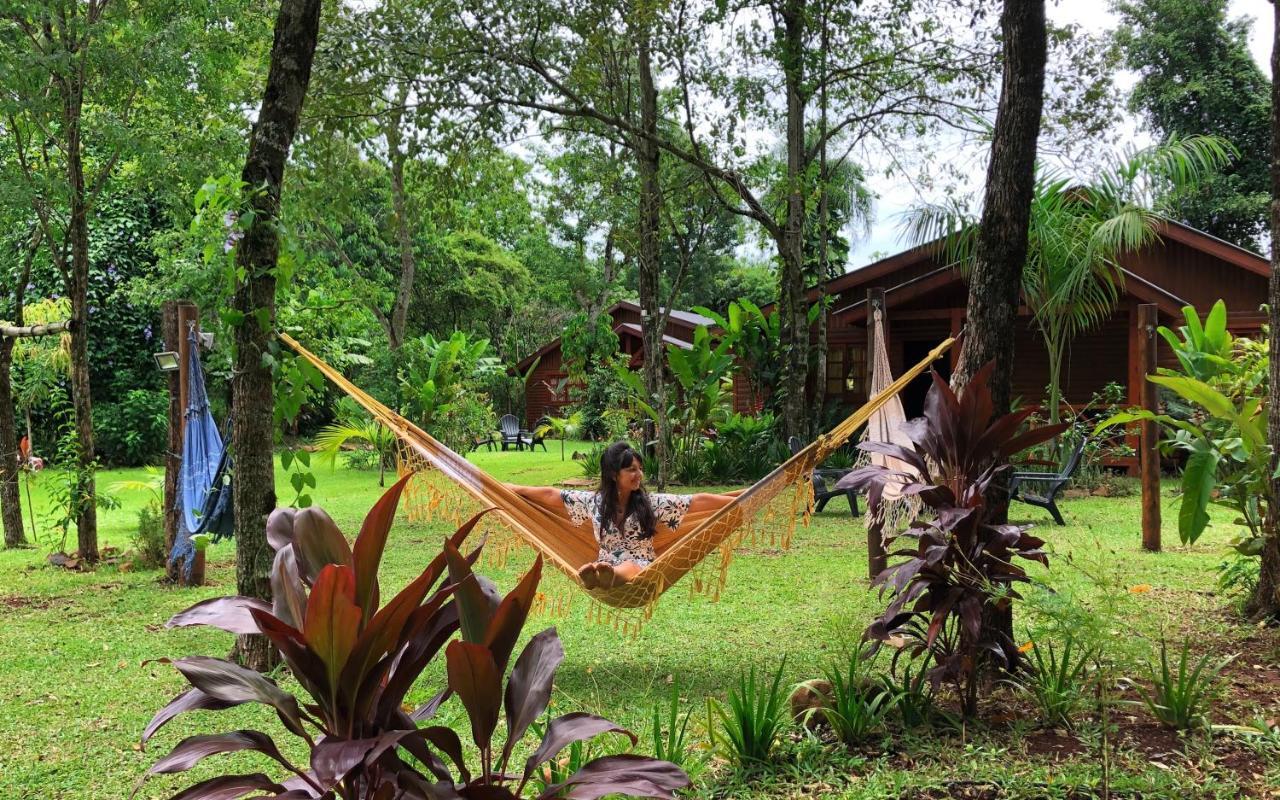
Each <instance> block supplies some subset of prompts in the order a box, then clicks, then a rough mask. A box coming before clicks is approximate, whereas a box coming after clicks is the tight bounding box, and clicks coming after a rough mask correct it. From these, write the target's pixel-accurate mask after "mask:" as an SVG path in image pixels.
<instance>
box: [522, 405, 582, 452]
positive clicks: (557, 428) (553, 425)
mask: <svg viewBox="0 0 1280 800" xmlns="http://www.w3.org/2000/svg"><path fill="white" fill-rule="evenodd" d="M580 430H582V412H581V411H575V412H573V413H572V414H570V415H569V416H567V417H544V418H543V420H542V424H541V425H540V426H538V430H536V431H535V433H537V434H538V435H539V436H554V437H555V438H557V439H559V440H560V460H561V461H564V440H565V439H568V438H569V437H570V436H577V435H578V431H580ZM529 449H530V450H532V449H533V448H529Z"/></svg>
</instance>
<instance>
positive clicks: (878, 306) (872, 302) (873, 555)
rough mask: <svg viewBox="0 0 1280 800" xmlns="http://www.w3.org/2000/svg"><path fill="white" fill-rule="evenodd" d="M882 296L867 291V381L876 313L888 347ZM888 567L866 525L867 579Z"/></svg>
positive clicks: (880, 540) (878, 539) (880, 543)
mask: <svg viewBox="0 0 1280 800" xmlns="http://www.w3.org/2000/svg"><path fill="white" fill-rule="evenodd" d="M884 295H885V292H884V287H880V286H876V287H872V288H870V289H867V380H868V381H870V380H871V377H872V376H873V375H875V368H876V364H875V361H876V355H875V353H876V347H877V346H878V345H879V343H878V342H876V341H875V338H876V312H877V311H879V312H880V315H881V320H882V324H881V326H880V327H881V329H882V330H883V331H884V332H885V333H884V338H885V341H884V347H885V349H886V350H888V345H889V341H888V340H889V335H888V331H889V318H888V316H887V314H886V309H885V298H884ZM870 394H871V392H870V388H868V391H867V395H868V397H869V396H870ZM888 566H889V557H888V555H887V554H886V553H885V550H884V537H883V536H882V535H881V534H880V532H879V531H877V530H875V529H874V526H872V525H868V526H867V577H869V578H871V579H872V580H874V579H875V577H876V576H877V575H879V574H880V573H881V572H884V571H885V568H886V567H888Z"/></svg>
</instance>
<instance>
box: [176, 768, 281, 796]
mask: <svg viewBox="0 0 1280 800" xmlns="http://www.w3.org/2000/svg"><path fill="white" fill-rule="evenodd" d="M255 789H257V790H259V791H264V792H273V793H275V794H282V793H284V792H285V791H286V790H285V788H284V787H283V786H281V785H280V784H278V783H276V782H275V781H273V780H271V779H270V778H268V777H267V776H266V775H263V774H262V773H261V772H255V773H254V774H252V775H223V776H222V777H220V778H210V779H209V780H207V781H201V782H200V783H197V784H196V785H195V786H192V787H190V788H189V789H187V790H186V791H182V792H179V793H177V794H175V795H174V796H173V797H171V798H170V800H239V798H241V797H244V796H245V795H246V794H248V793H249V792H252V791H254V790H255Z"/></svg>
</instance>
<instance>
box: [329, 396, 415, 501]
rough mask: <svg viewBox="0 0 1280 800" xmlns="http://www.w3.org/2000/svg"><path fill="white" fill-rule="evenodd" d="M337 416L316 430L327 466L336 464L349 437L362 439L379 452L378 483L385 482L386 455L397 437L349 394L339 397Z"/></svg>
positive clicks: (383, 483) (389, 453) (389, 452)
mask: <svg viewBox="0 0 1280 800" xmlns="http://www.w3.org/2000/svg"><path fill="white" fill-rule="evenodd" d="M337 412H338V418H337V420H335V421H334V422H331V423H329V424H328V425H326V426H324V427H323V428H321V429H320V432H319V433H318V434H316V441H315V444H316V447H317V448H319V450H318V452H319V453H320V456H321V458H324V459H327V460H328V461H329V466H330V467H334V466H336V464H337V457H338V451H339V450H341V449H342V446H343V445H345V444H346V443H347V442H349V441H351V440H353V439H354V440H356V441H362V442H365V443H366V444H368V445H370V446H371V447H372V448H373V449H374V450H375V451H376V452H377V453H378V486H386V474H387V458H388V457H389V456H390V455H391V450H392V448H393V447H395V444H396V437H395V436H394V435H393V434H392V433H391V431H389V430H387V429H386V428H385V427H383V425H382V424H381V423H380V422H378V421H377V420H374V419H372V418H370V417H368V416H366V415H365V414H364V412H363V411H362V410H361V409H360V408H359V407H358V406H356V404H355V403H354V402H353V401H352V400H351V398H349V397H344V398H342V400H340V401H338V409H337Z"/></svg>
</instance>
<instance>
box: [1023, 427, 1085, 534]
mask: <svg viewBox="0 0 1280 800" xmlns="http://www.w3.org/2000/svg"><path fill="white" fill-rule="evenodd" d="M1088 444H1089V437H1087V436H1083V435H1082V436H1080V438H1079V440H1078V441H1077V442H1076V446H1075V449H1073V450H1072V451H1071V455H1070V456H1069V457H1068V458H1067V462H1066V463H1065V464H1063V466H1062V469H1060V470H1058V471H1057V472H1015V473H1013V475H1012V476H1011V477H1010V478H1009V499H1010V500H1020V501H1022V502H1024V503H1026V504H1027V505H1029V506H1035V507H1036V508H1043V509H1044V510H1046V511H1048V512H1049V514H1050V515H1052V517H1053V521H1054V522H1056V523H1058V524H1059V525H1066V524H1067V523H1066V522H1065V521H1064V520H1063V519H1062V512H1061V511H1059V510H1058V503H1057V497H1058V492H1060V491H1062V488H1063V487H1064V486H1066V485H1067V484H1068V483H1070V481H1071V476H1072V475H1073V474H1075V471H1076V469H1077V468H1078V467H1079V466H1080V462H1081V460H1083V458H1084V450H1085V447H1087V446H1088ZM1025 483H1030V484H1034V485H1035V486H1036V489H1037V491H1036V493H1034V494H1032V493H1029V492H1025V491H1023V488H1022V485H1023V484H1025ZM1040 487H1043V488H1040Z"/></svg>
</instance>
